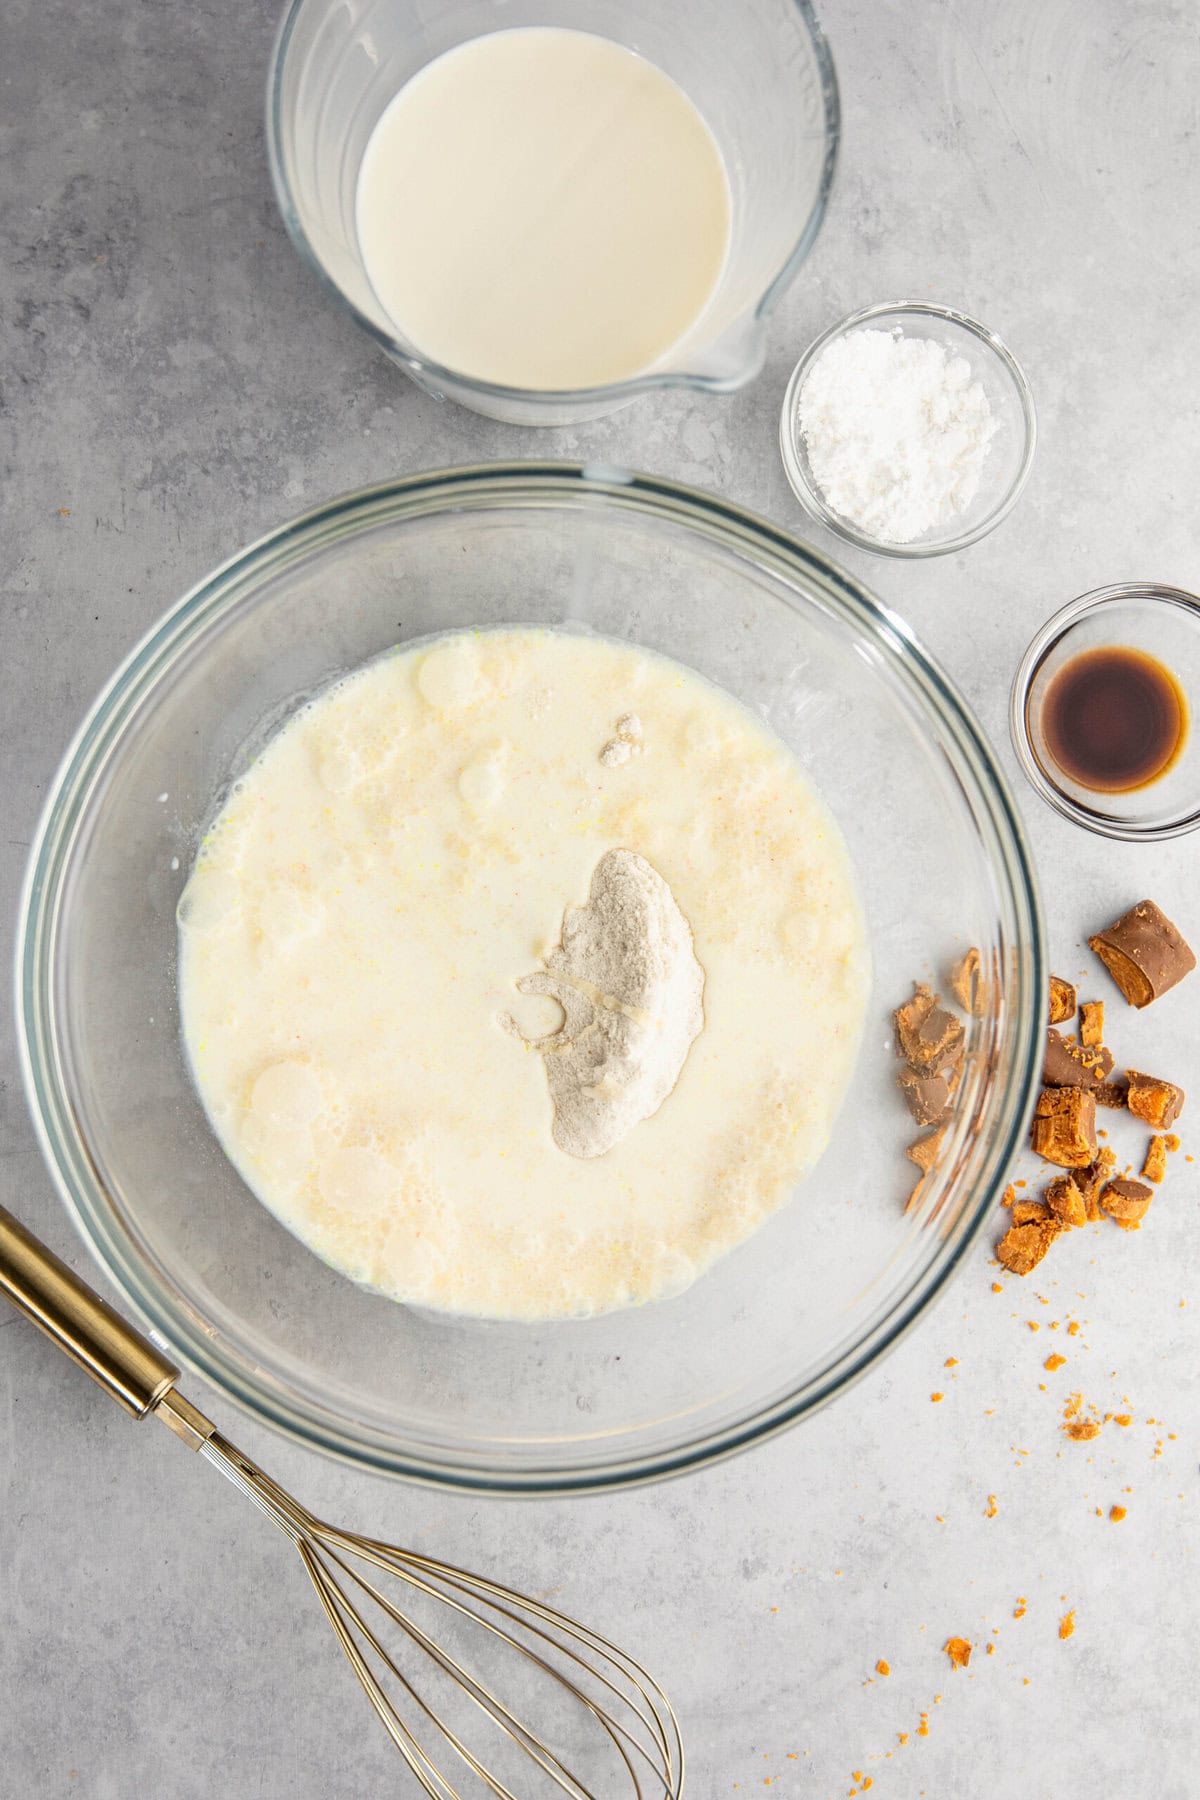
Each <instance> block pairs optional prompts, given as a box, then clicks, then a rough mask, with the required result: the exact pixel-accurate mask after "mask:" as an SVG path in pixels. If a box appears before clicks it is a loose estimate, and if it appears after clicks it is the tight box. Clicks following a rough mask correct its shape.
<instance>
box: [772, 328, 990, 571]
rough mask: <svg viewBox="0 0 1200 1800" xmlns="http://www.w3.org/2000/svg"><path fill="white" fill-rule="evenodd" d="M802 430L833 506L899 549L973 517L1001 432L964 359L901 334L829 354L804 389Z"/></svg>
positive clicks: (866, 336)
mask: <svg viewBox="0 0 1200 1800" xmlns="http://www.w3.org/2000/svg"><path fill="white" fill-rule="evenodd" d="M796 422H797V424H798V426H799V428H800V432H801V435H802V437H803V439H804V444H805V448H806V450H807V452H808V461H809V467H810V469H811V470H812V477H813V480H814V482H815V483H816V485H817V487H818V489H819V490H820V492H821V494H822V496H823V497H824V499H825V501H826V504H827V505H828V506H830V507H831V508H832V510H833V511H834V512H835V513H837V514H839V516H840V517H841V518H843V519H846V520H847V521H848V522H849V523H850V524H851V525H855V526H857V527H858V529H859V530H860V531H863V532H865V533H867V534H868V535H869V536H871V537H874V538H879V539H881V540H882V541H884V542H887V543H892V544H909V543H912V541H913V540H914V539H915V538H919V537H921V536H923V534H924V533H925V532H927V531H933V530H936V529H937V528H939V527H941V526H944V525H946V524H947V523H948V522H949V521H950V520H951V519H953V518H955V517H957V516H958V514H960V513H963V512H965V511H966V509H967V508H968V507H969V506H970V504H971V502H972V500H974V498H975V495H976V493H977V492H978V491H979V478H980V475H981V473H982V470H983V465H984V461H985V460H986V457H987V454H988V450H989V448H990V446H991V441H992V439H993V437H994V436H995V435H996V432H997V430H998V429H999V425H998V422H997V420H996V419H994V418H993V416H992V409H991V405H990V404H989V401H988V397H987V395H986V394H985V393H984V391H983V387H982V385H981V384H980V383H979V382H978V381H973V380H972V379H971V365H970V364H969V363H968V362H967V361H966V359H965V358H964V357H961V356H956V355H955V354H954V353H953V352H952V351H949V350H947V349H946V348H945V347H944V345H942V344H939V343H936V342H934V341H933V340H932V339H928V338H907V337H905V336H904V335H903V334H902V332H900V330H899V329H897V330H895V331H872V330H869V329H864V330H861V331H852V332H850V333H849V334H848V335H847V336H846V337H843V338H836V339H835V340H834V341H833V342H832V343H831V344H829V345H827V347H826V348H825V349H824V350H823V351H822V352H821V354H820V356H819V357H818V358H817V360H816V362H815V363H814V364H813V366H812V368H811V369H810V370H809V372H808V375H807V376H806V377H805V381H804V385H803V387H802V388H801V389H800V398H799V401H798V403H797V413H796Z"/></svg>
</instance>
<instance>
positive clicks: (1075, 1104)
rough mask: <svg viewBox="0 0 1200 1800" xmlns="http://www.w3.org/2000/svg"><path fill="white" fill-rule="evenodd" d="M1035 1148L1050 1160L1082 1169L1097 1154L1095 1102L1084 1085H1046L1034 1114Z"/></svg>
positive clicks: (1063, 1166) (1039, 1153)
mask: <svg viewBox="0 0 1200 1800" xmlns="http://www.w3.org/2000/svg"><path fill="white" fill-rule="evenodd" d="M1033 1148H1034V1150H1035V1151H1036V1152H1037V1154H1038V1155H1039V1156H1041V1157H1044V1158H1045V1160H1046V1161H1047V1162H1052V1163H1058V1164H1059V1166H1060V1167H1061V1168H1064V1169H1082V1168H1086V1166H1087V1164H1088V1163H1090V1162H1092V1161H1093V1160H1094V1159H1095V1155H1096V1102H1095V1101H1094V1100H1093V1099H1092V1096H1091V1095H1090V1094H1089V1093H1086V1092H1085V1091H1084V1089H1083V1088H1077V1087H1046V1088H1043V1089H1042V1091H1041V1093H1040V1095H1039V1096H1038V1102H1037V1106H1036V1107H1035V1108H1034V1118H1033Z"/></svg>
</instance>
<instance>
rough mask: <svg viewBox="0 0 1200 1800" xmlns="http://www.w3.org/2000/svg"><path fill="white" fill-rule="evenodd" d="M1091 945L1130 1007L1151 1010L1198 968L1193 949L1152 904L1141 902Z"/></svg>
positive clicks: (1092, 941)
mask: <svg viewBox="0 0 1200 1800" xmlns="http://www.w3.org/2000/svg"><path fill="white" fill-rule="evenodd" d="M1088 944H1089V946H1090V947H1091V949H1093V950H1094V951H1095V952H1096V955H1097V956H1098V957H1099V958H1100V961H1101V962H1102V963H1103V964H1104V966H1105V968H1106V969H1107V970H1108V972H1109V974H1110V975H1111V976H1112V978H1113V980H1114V981H1115V982H1116V984H1117V986H1118V987H1119V988H1120V990H1121V992H1122V993H1123V994H1124V996H1125V998H1126V999H1127V1000H1128V1002H1129V1004H1130V1005H1131V1006H1138V1007H1141V1006H1149V1004H1150V1002H1151V1001H1152V1000H1158V999H1160V998H1161V996H1162V995H1163V994H1165V993H1166V992H1167V991H1168V990H1169V989H1170V988H1173V987H1174V986H1175V985H1176V983H1177V982H1180V981H1182V980H1183V978H1184V976H1185V975H1188V974H1190V973H1191V971H1192V970H1193V969H1194V968H1195V966H1196V958H1195V957H1194V956H1193V954H1192V951H1191V949H1190V947H1189V946H1188V944H1187V943H1186V942H1185V941H1184V939H1183V937H1182V936H1181V934H1180V932H1179V931H1178V930H1177V929H1176V927H1175V926H1174V925H1172V923H1171V921H1170V919H1168V918H1167V916H1166V914H1165V913H1163V912H1160V911H1159V909H1158V907H1157V906H1155V904H1154V902H1153V900H1139V902H1138V904H1137V905H1136V906H1131V907H1130V909H1129V911H1128V912H1127V913H1123V914H1122V915H1121V917H1120V918H1119V919H1117V920H1115V921H1114V923H1113V924H1111V925H1109V926H1108V927H1107V928H1106V929H1105V930H1104V931H1098V932H1097V933H1096V935H1095V936H1094V937H1090V938H1089V939H1088Z"/></svg>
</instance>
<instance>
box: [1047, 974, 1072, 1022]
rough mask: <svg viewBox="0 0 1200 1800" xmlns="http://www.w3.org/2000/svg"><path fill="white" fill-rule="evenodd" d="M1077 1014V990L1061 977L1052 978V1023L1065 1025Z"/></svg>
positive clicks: (1053, 976) (1054, 976)
mask: <svg viewBox="0 0 1200 1800" xmlns="http://www.w3.org/2000/svg"><path fill="white" fill-rule="evenodd" d="M1074 1013H1075V989H1074V988H1073V987H1072V986H1071V983H1070V982H1069V981H1064V980H1063V979H1062V977H1061V975H1052V976H1051V977H1050V1023H1051V1024H1052V1025H1064V1024H1065V1023H1066V1021H1067V1020H1068V1019H1070V1018H1072V1017H1073V1016H1074Z"/></svg>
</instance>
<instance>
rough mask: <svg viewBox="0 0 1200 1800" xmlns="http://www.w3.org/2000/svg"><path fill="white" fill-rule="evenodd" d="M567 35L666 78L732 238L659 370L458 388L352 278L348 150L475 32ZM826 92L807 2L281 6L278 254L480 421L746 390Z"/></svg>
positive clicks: (595, 412) (828, 131)
mask: <svg viewBox="0 0 1200 1800" xmlns="http://www.w3.org/2000/svg"><path fill="white" fill-rule="evenodd" d="M522 25H558V26H570V27H571V28H573V29H574V30H576V31H591V32H595V33H597V34H598V35H600V36H601V37H607V38H612V39H614V40H615V41H616V42H617V43H620V44H624V45H625V46H626V47H627V48H628V49H630V50H635V51H637V52H638V53H639V54H640V55H642V56H645V57H647V58H648V59H649V60H650V61H651V62H653V63H657V65H658V66H659V68H661V69H664V70H665V71H666V73H667V74H668V75H670V76H672V77H673V78H674V80H675V81H676V82H677V83H678V84H679V86H680V87H681V88H682V89H683V90H684V92H685V93H686V94H687V95H688V96H689V98H690V99H691V100H693V101H694V102H695V104H696V105H697V106H698V107H699V109H700V111H701V112H702V113H703V115H704V117H705V119H706V120H707V121H708V124H709V127H710V129H711V130H712V131H713V133H714V134H715V136H716V139H717V142H718V144H719V145H720V147H721V153H722V155H723V157H724V160H725V167H726V171H727V173H728V176H729V183H730V190H731V197H732V203H733V206H732V211H733V218H732V238H731V241H730V247H729V255H728V257H727V258H726V263H725V269H724V272H723V274H722V277H721V280H720V283H719V285H718V287H717V291H716V293H715V294H714V295H713V298H712V300H711V302H710V304H709V305H708V307H707V308H706V310H705V313H704V316H703V318H702V319H701V320H700V321H699V322H698V325H697V327H696V329H695V330H694V331H693V332H692V333H690V334H689V335H688V337H687V338H686V339H685V340H684V341H683V342H682V343H681V344H680V345H678V346H677V348H676V350H675V351H673V352H672V354H671V355H670V356H669V357H668V358H667V359H666V362H665V363H664V364H663V365H662V366H660V367H656V368H655V369H653V370H652V371H650V372H649V373H647V374H644V375H639V376H637V377H635V378H633V379H632V380H629V381H623V382H619V383H613V384H611V385H609V386H606V387H599V388H580V389H574V390H572V391H570V392H562V393H551V392H536V391H527V390H524V389H520V388H509V387H499V386H496V385H495V384H494V383H490V382H485V381H476V380H472V379H470V378H469V377H467V376H464V375H461V374H458V373H456V371H455V370H453V369H447V368H443V367H442V366H441V364H439V363H436V362H434V361H433V360H432V359H431V358H429V357H427V356H423V355H422V354H421V351H420V348H419V346H417V345H414V344H411V343H409V342H408V341H407V340H405V339H404V338H402V337H401V336H400V334H399V333H398V332H397V329H396V327H395V325H394V324H393V322H392V321H391V320H390V319H389V318H388V316H387V314H386V313H385V312H384V310H383V308H382V307H381V306H380V304H379V301H378V300H377V298H376V296H375V292H374V290H373V288H372V287H371V283H370V281H369V280H368V278H367V273H366V269H365V268H364V266H363V259H362V254H361V252H360V250H359V245H358V227H357V223H356V219H355V194H356V190H357V185H358V172H359V168H360V166H361V164H362V158H363V151H364V150H365V149H366V146H367V141H368V139H369V138H370V136H371V133H372V131H373V130H374V129H375V126H376V124H377V123H378V120H379V116H380V114H381V113H382V112H383V110H384V108H385V107H386V106H387V104H388V102H389V101H390V100H391V99H392V98H393V97H394V95H395V94H396V93H398V92H399V90H400V88H401V87H402V86H403V85H404V83H405V82H406V81H407V80H408V79H409V78H410V76H412V75H415V74H416V72H417V70H418V69H420V68H422V67H424V65H425V64H426V63H428V62H431V61H432V60H433V58H434V57H435V56H440V55H441V54H442V53H443V52H444V51H446V50H450V49H452V48H453V47H454V45H456V44H461V43H465V42H466V41H467V40H468V39H469V38H474V37H478V36H480V35H481V34H482V33H484V32H489V31H499V30H511V29H512V28H514V27H516V26H522ZM839 118H840V115H839V109H838V94H837V83H836V81H835V79H834V73H833V63H832V61H831V59H830V55H829V50H828V47H827V45H826V43H825V39H824V36H823V35H822V32H821V28H820V26H819V25H818V23H817V19H816V15H815V13H814V12H813V9H812V6H811V5H810V4H809V0H738V6H737V12H736V25H733V23H732V16H731V11H730V7H729V4H728V0H689V4H688V5H687V6H685V7H680V6H671V5H664V4H662V3H661V0H659V3H657V4H655V5H644V4H642V5H637V4H634V3H633V0H570V4H569V5H567V4H564V0H506V4H505V5H504V6H503V7H498V6H497V5H496V4H495V0H291V4H290V5H289V6H288V9H287V11H286V13H285V14H284V17H283V21H282V23H281V25H280V28H279V34H278V37H277V38H276V41H275V50H274V54H273V56H272V59H271V69H270V75H269V78H268V82H267V148H268V153H269V156H270V162H271V177H272V180H273V181H274V184H275V193H276V197H277V199H278V201H279V209H280V212H281V213H282V215H283V220H284V224H285V225H286V226H287V229H288V233H289V235H290V236H291V239H292V242H293V243H294V244H295V246H296V248H297V250H298V251H299V252H300V254H301V256H302V257H303V258H304V260H305V261H306V262H307V263H308V264H309V265H310V266H311V267H312V268H313V269H315V271H316V272H317V274H318V275H319V276H320V277H321V279H322V280H323V281H324V283H325V284H326V286H327V287H328V288H329V289H330V290H331V291H332V293H333V294H334V295H335V296H336V297H337V299H338V300H340V301H341V303H342V304H343V305H344V306H345V307H347V308H348V309H349V311H350V312H351V314H352V315H353V316H354V318H356V319H357V320H358V322H359V324H360V325H361V326H363V328H364V329H365V330H367V331H369V332H370V334H371V336H372V337H373V338H374V339H375V341H376V343H377V344H379V345H380V346H381V348H382V349H383V350H385V351H386V353H387V354H388V355H389V356H390V357H391V358H392V360H393V361H394V362H396V363H398V364H399V365H400V367H401V368H402V369H403V370H404V371H405V373H406V374H408V375H410V376H411V377H412V379H413V380H414V381H415V382H417V383H418V384H419V385H420V386H421V387H423V388H425V389H427V390H428V391H429V392H430V393H433V394H436V395H437V396H438V397H439V398H443V397H444V398H448V399H451V400H457V401H458V402H459V404H460V405H462V406H469V407H471V408H472V410H473V411H475V412H480V413H485V414H487V415H488V417H490V418H495V419H506V420H508V421H509V422H510V423H513V424H518V425H565V424H571V423H575V422H578V421H580V420H584V419H593V418H598V417H600V416H601V415H602V414H604V413H609V412H614V411H615V410H616V409H617V408H618V407H620V406H624V405H626V404H628V402H629V401H631V400H634V399H636V398H637V396H638V395H639V394H645V393H651V392H653V390H654V389H656V388H666V387H691V388H698V389H703V390H706V391H708V392H710V393H728V392H730V391H731V390H732V389H734V388H738V387H741V386H742V385H743V383H745V382H747V381H750V380H752V379H753V377H754V376H755V375H757V374H758V371H759V370H760V369H761V367H762V364H763V359H764V357H765V354H766V328H767V320H768V319H769V317H770V315H771V313H772V311H773V310H774V308H775V305H776V303H777V301H778V300H779V297H780V295H781V294H782V293H783V291H784V290H785V288H786V287H787V286H788V283H789V282H790V281H791V279H792V277H793V276H794V275H795V273H796V271H797V269H798V268H799V267H800V264H801V263H802V262H803V261H804V258H805V257H806V256H807V255H808V252H809V251H810V250H811V249H812V246H813V243H814V242H815V240H816V236H817V232H818V230H819V228H820V224H821V220H822V218H823V217H824V214H825V206H826V202H827V201H828V198H829V190H830V186H831V184H832V181H833V169H834V162H835V159H836V155H837V144H838V134H839V128H840V127H839Z"/></svg>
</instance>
